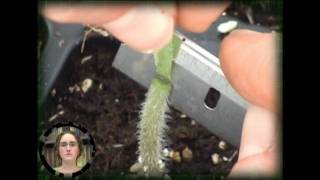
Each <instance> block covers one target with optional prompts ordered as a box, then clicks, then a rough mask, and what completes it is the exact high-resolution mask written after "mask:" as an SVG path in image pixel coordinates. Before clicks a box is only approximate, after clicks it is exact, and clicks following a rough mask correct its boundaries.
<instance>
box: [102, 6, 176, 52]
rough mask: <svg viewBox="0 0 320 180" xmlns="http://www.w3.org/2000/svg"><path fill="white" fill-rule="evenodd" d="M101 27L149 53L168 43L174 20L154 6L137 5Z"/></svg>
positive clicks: (172, 31) (129, 44)
mask: <svg viewBox="0 0 320 180" xmlns="http://www.w3.org/2000/svg"><path fill="white" fill-rule="evenodd" d="M103 27H104V28H106V29H107V30H108V31H109V32H111V33H112V34H113V35H115V36H116V37H117V38H118V39H119V40H121V41H122V42H124V43H126V44H127V45H128V46H130V47H131V48H134V49H136V50H138V51H141V52H148V53H151V52H154V51H156V50H158V49H160V48H162V47H164V46H165V45H166V44H167V43H169V41H170V39H171V37H172V35H173V33H174V20H173V18H172V17H171V16H169V15H167V14H165V13H163V11H161V10H160V9H159V8H157V7H155V6H152V5H149V6H137V7H134V8H132V9H131V10H129V11H128V12H127V13H126V14H124V15H123V16H121V17H120V18H118V19H116V20H115V21H112V22H109V23H106V24H104V25H103Z"/></svg>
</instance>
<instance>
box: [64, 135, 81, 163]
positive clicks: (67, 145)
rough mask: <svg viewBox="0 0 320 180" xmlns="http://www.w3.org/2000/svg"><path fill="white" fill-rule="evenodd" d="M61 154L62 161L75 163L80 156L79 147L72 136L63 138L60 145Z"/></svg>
mask: <svg viewBox="0 0 320 180" xmlns="http://www.w3.org/2000/svg"><path fill="white" fill-rule="evenodd" d="M59 154H60V157H61V159H62V161H65V162H75V161H76V160H77V157H78V154H79V145H78V142H77V140H76V138H75V137H74V136H73V135H72V134H65V135H63V136H62V138H61V140H60V144H59Z"/></svg>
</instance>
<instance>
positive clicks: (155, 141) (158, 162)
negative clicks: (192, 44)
mask: <svg viewBox="0 0 320 180" xmlns="http://www.w3.org/2000/svg"><path fill="white" fill-rule="evenodd" d="M181 42H182V41H181V40H180V38H179V37H177V36H176V35H174V36H173V38H172V39H171V42H170V43H169V44H168V45H167V46H166V47H164V48H163V49H161V50H160V51H159V52H157V53H155V54H154V58H155V65H156V75H155V77H154V78H153V80H152V82H151V85H150V87H149V90H148V92H147V94H146V100H145V103H144V104H143V107H142V112H141V120H140V122H139V124H138V141H139V142H138V145H139V150H138V152H139V162H138V163H140V165H141V166H140V167H141V168H140V173H142V174H144V175H148V176H160V175H161V174H162V173H163V172H165V167H164V157H163V155H162V149H163V146H164V143H165V138H164V136H165V130H166V129H167V125H166V118H167V115H166V112H167V111H168V109H169V107H168V104H167V99H168V97H169V95H170V93H171V88H172V86H171V79H172V78H171V72H172V69H173V61H174V59H175V58H176V56H177V54H178V52H179V48H180V45H181Z"/></svg>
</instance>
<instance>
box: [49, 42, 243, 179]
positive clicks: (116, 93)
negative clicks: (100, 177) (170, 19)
mask: <svg viewBox="0 0 320 180" xmlns="http://www.w3.org/2000/svg"><path fill="white" fill-rule="evenodd" d="M111 44H119V42H117V41H116V40H110V39H107V38H101V37H97V38H91V39H89V40H87V41H86V44H85V51H84V52H83V54H81V53H79V52H78V50H76V51H74V52H73V53H71V56H70V62H73V63H72V67H68V69H65V70H64V71H68V72H67V73H69V74H71V75H70V76H67V75H66V76H64V77H62V78H63V79H62V78H61V79H60V81H59V80H58V81H57V83H56V85H55V88H54V91H55V93H51V95H50V96H51V97H50V98H49V99H48V106H47V109H48V111H47V117H46V119H50V118H51V117H52V116H53V115H55V114H57V113H58V112H59V111H62V110H63V111H64V113H63V115H60V116H59V117H57V118H56V119H53V120H51V121H50V122H49V121H46V123H45V126H46V127H49V126H51V125H52V124H55V123H57V122H66V121H67V122H69V121H71V122H75V123H77V124H80V125H82V126H83V127H85V128H86V129H88V131H89V132H90V133H91V135H92V136H93V139H94V141H95V144H96V150H97V152H96V155H95V159H94V161H93V163H92V166H91V168H90V171H91V172H123V173H125V174H128V173H129V168H130V166H131V165H133V164H134V163H135V162H136V160H137V154H136V151H137V138H136V131H137V128H136V126H137V122H138V121H139V111H140V110H141V104H142V102H143V101H144V99H145V94H146V91H147V90H146V89H144V88H143V87H142V86H140V85H139V84H137V83H136V82H134V81H133V80H131V79H130V78H128V77H127V76H126V75H124V74H122V73H121V72H119V71H117V70H116V69H114V68H112V66H111V64H112V60H113V58H114V56H115V53H116V46H113V47H112V46H110V45H111ZM110 47H111V48H110ZM79 48H80V47H77V48H76V49H79ZM88 56H92V57H91V59H90V60H88V61H86V62H84V63H83V64H81V60H82V59H83V58H85V57H88ZM87 78H90V79H92V81H93V84H92V86H91V87H90V89H89V90H88V91H87V92H86V93H84V92H83V91H82V90H80V91H76V90H73V91H72V92H71V91H70V90H69V88H72V87H74V86H75V85H77V86H79V87H80V88H81V85H82V82H83V81H84V80H85V79H87ZM61 82H62V83H61ZM169 115H170V117H171V118H170V120H168V125H169V130H168V141H169V146H168V149H169V150H174V151H179V152H180V155H181V156H182V151H183V150H184V149H185V148H186V147H188V148H189V149H190V150H191V151H192V154H193V155H192V159H191V161H188V160H184V159H183V158H182V157H181V162H174V161H173V160H171V159H170V158H169V160H168V162H167V168H168V169H169V170H170V173H174V174H186V173H192V174H221V175H224V176H225V175H227V174H228V173H229V171H230V169H231V168H232V166H233V164H234V162H235V161H236V157H234V158H233V160H232V161H230V162H229V161H223V160H221V161H222V162H221V163H220V164H218V165H213V164H212V160H211V155H212V154H213V153H218V154H219V155H220V156H221V158H222V157H227V158H229V157H231V156H232V155H233V153H235V152H236V151H237V149H236V148H235V147H232V146H231V145H229V144H228V145H227V147H228V148H227V149H226V150H221V149H220V148H219V147H218V144H219V142H220V141H221V139H219V138H217V137H216V136H215V135H213V134H212V133H210V132H209V131H208V130H207V129H206V128H204V127H202V126H201V125H199V124H197V123H196V122H195V121H192V119H190V118H189V117H185V115H183V114H182V113H181V112H179V111H177V110H175V109H173V108H171V112H169ZM119 145H120V147H119Z"/></svg>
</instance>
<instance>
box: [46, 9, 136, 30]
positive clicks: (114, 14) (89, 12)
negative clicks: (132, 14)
mask: <svg viewBox="0 0 320 180" xmlns="http://www.w3.org/2000/svg"><path fill="white" fill-rule="evenodd" d="M131 7H132V6H130V5H121V4H108V5H103V4H99V5H92V4H86V5H85V4H82V5H79V4H78V5H77V4H72V5H67V4H49V5H46V6H44V7H43V10H42V12H43V14H44V15H45V16H46V17H47V18H49V19H51V20H54V21H57V22H61V23H80V24H91V25H100V24H102V23H107V22H110V21H113V20H115V19H117V18H118V17H120V16H122V15H123V14H124V13H126V12H127V11H128V10H129V9H130V8H131Z"/></svg>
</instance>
